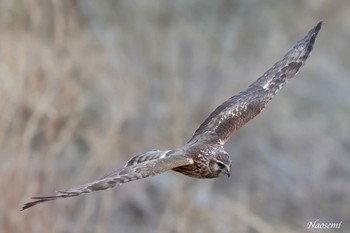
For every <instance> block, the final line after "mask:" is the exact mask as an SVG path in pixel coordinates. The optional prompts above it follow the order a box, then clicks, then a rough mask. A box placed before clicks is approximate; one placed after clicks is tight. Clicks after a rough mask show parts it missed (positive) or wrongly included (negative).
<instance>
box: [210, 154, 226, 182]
mask: <svg viewBox="0 0 350 233" xmlns="http://www.w3.org/2000/svg"><path fill="white" fill-rule="evenodd" d="M209 167H210V170H211V172H212V174H213V176H214V177H219V176H224V175H227V177H230V172H231V159H230V156H229V155H228V153H227V152H226V151H223V150H220V151H217V153H215V154H214V156H213V157H212V158H211V159H210V161H209Z"/></svg>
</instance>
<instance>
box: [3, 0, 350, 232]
mask: <svg viewBox="0 0 350 233" xmlns="http://www.w3.org/2000/svg"><path fill="white" fill-rule="evenodd" d="M349 16H350V3H349V1H347V0H338V1H336V2H334V1H325V0H322V1H320V0H309V1H283V2H282V1H277V0H276V1H274V0H245V1H243V0H241V1H239V0H236V1H234V0H232V1H228V0H216V1H209V0H207V1H203V0H194V1H185V0H178V1H170V0H168V1H166V0H163V1H161V0H149V1H136V0H135V1H127V0H118V1H114V0H102V1H93V0H87V1H83V0H48V1H44V0H0V111H1V112H0V157H1V161H2V162H1V163H0V190H1V196H2V197H1V198H0V231H1V232H5V233H12V232H26V233H31V232H78V233H79V232H101V233H104V232H132V233H133V232H143V233H148V232H159V233H162V232H174V233H184V232H205V233H206V232H220V233H226V232H227V233H230V232H238V233H271V232H290V233H292V232H310V230H309V229H307V223H308V222H310V221H315V220H317V219H319V222H325V223H338V222H340V221H342V225H341V228H340V229H333V230H332V229H330V230H327V231H326V232H349V231H350V152H349V151H350V140H349V139H350V124H349V123H350V121H349V117H350V92H349V89H350V77H349V76H350V69H349V67H350V59H349V58H350V46H349V41H350V30H349V27H350V19H349ZM321 19H323V20H324V25H323V28H322V30H321V32H320V34H319V37H318V39H317V41H316V45H315V48H314V51H313V52H312V54H311V57H310V59H309V60H308V61H307V63H306V66H305V67H304V68H303V69H302V71H301V72H299V74H298V77H297V78H296V79H293V80H292V81H291V82H290V83H288V85H287V86H286V87H285V88H284V89H283V90H282V91H281V92H279V93H278V95H277V96H276V97H275V98H274V99H273V100H272V102H271V103H270V104H269V106H268V107H267V109H266V110H265V111H264V112H263V113H262V114H260V115H259V116H258V117H256V118H255V119H254V120H253V121H251V122H249V123H248V124H247V125H246V126H245V127H243V128H242V129H241V130H240V131H239V132H238V133H236V134H235V135H234V136H233V137H232V139H231V140H230V141H229V142H228V143H227V144H226V146H225V148H226V150H227V151H228V152H229V153H230V154H231V157H232V160H233V171H232V176H231V178H230V179H227V178H221V179H214V180H195V179H191V178H188V177H185V176H183V175H181V174H177V173H174V172H168V173H166V174H163V175H161V176H157V177H153V178H149V179H145V180H141V181H136V182H132V183H129V184H126V185H123V186H121V187H118V188H116V189H113V190H106V191H104V192H99V193H95V194H92V195H87V196H83V197H80V198H71V199H65V200H59V201H56V202H52V203H47V204H44V205H39V206H37V207H34V208H32V209H29V210H27V211H24V212H20V209H21V206H22V204H23V203H25V202H27V201H29V197H31V196H35V195H48V194H52V193H53V192H54V191H56V190H62V189H66V188H69V187H72V186H75V185H78V184H81V183H85V182H88V181H91V180H93V179H94V178H97V177H100V176H101V175H103V174H105V173H107V172H108V171H110V170H112V169H113V168H115V167H120V166H123V165H124V163H125V162H126V161H127V159H128V158H130V157H131V156H133V155H134V154H137V153H140V152H143V151H147V150H150V149H169V148H170V149H171V148H174V147H178V146H181V145H183V144H184V143H185V142H186V141H187V140H188V139H189V138H190V137H191V136H192V134H193V132H194V131H195V130H196V129H197V127H198V126H199V124H200V123H201V122H202V121H203V120H204V119H205V118H206V117H207V116H208V115H209V114H210V112H211V111H212V110H214V108H215V107H216V106H218V105H219V104H221V103H222V102H223V101H225V100H226V99H227V98H229V97H230V96H232V95H234V94H236V93H238V92H239V91H240V90H242V89H244V88H246V87H247V86H248V85H249V84H250V83H251V82H253V81H255V80H256V79H257V77H259V76H260V75H261V74H262V73H263V72H264V71H265V70H267V69H268V68H269V67H270V66H271V65H272V64H273V63H274V62H275V61H277V60H278V59H280V58H281V57H282V56H283V55H284V53H285V52H286V51H287V50H288V49H289V48H290V47H291V46H292V45H293V44H294V43H295V42H296V41H297V40H298V39H300V38H302V37H303V36H304V35H305V34H306V33H307V31H308V30H309V29H310V28H311V27H313V26H314V25H315V24H316V23H317V22H318V21H319V20H321ZM319 231H322V232H325V231H324V230H319ZM313 232H317V230H313Z"/></svg>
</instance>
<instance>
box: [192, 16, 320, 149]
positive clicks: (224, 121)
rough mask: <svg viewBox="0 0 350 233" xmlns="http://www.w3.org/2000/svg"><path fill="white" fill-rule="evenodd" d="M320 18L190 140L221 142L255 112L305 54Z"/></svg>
mask: <svg viewBox="0 0 350 233" xmlns="http://www.w3.org/2000/svg"><path fill="white" fill-rule="evenodd" d="M321 25H322V22H319V23H318V24H317V25H316V26H315V27H314V28H312V29H311V30H310V31H309V32H308V33H307V35H306V36H305V37H304V38H303V39H301V40H299V41H298V42H297V43H296V44H295V45H294V47H293V48H292V49H290V50H289V51H288V52H287V53H286V54H285V55H284V57H283V58H282V59H281V60H280V61H278V62H276V63H275V64H274V65H273V66H272V67H271V68H270V69H269V70H268V71H266V72H265V73H264V74H263V75H262V76H261V77H260V78H259V79H258V80H256V81H255V82H254V83H252V84H251V85H250V86H249V87H248V88H247V89H246V90H245V91H242V92H240V93H239V94H238V95H235V96H232V97H231V98H230V99H228V100H227V101H226V102H224V103H223V104H222V105H220V106H219V107H217V108H216V109H215V111H214V112H213V113H211V114H210V116H209V117H208V118H207V119H206V120H205V121H204V122H203V123H202V124H201V125H200V127H199V128H198V129H197V130H196V132H195V133H194V135H193V137H192V138H191V139H190V141H189V142H195V141H206V142H211V143H220V144H222V145H223V144H224V143H225V142H226V141H227V140H228V138H229V137H230V136H231V135H232V134H233V133H234V132H235V131H236V130H238V129H239V128H240V127H242V126H243V125H244V124H245V123H247V122H248V121H249V120H251V119H252V118H254V117H255V116H256V115H258V114H259V113H260V112H261V111H262V110H263V108H264V107H265V106H266V104H267V103H268V102H269V101H270V100H271V99H272V97H274V96H275V94H276V93H277V91H278V90H279V89H281V88H282V87H283V86H284V84H286V83H287V81H288V80H289V79H291V78H292V77H294V75H295V74H296V73H297V72H298V71H299V69H300V67H301V66H302V65H303V64H304V62H305V61H306V59H307V58H308V56H309V54H310V52H311V50H312V48H313V45H314V43H315V39H316V37H317V34H318V32H319V30H320V29H321Z"/></svg>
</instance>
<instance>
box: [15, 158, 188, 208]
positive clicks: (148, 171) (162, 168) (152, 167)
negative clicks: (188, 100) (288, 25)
mask: <svg viewBox="0 0 350 233" xmlns="http://www.w3.org/2000/svg"><path fill="white" fill-rule="evenodd" d="M190 164H193V160H192V159H191V158H187V157H185V156H183V155H172V156H169V157H166V158H160V159H153V160H150V161H146V162H143V163H138V164H136V165H132V166H127V167H123V168H120V169H117V170H115V171H113V172H111V173H110V174H108V175H105V176H103V177H101V178H100V179H97V180H95V181H92V182H90V183H87V184H83V185H80V186H77V187H74V188H70V189H67V190H65V191H58V192H57V194H55V195H52V196H43V197H32V199H34V200H35V201H32V202H28V203H26V204H24V205H23V207H22V210H25V209H27V208H30V207H32V206H34V205H37V204H39V203H43V202H47V201H53V200H56V199H59V198H67V197H75V196H79V195H81V194H86V193H91V192H95V191H100V190H105V189H109V188H113V187H115V186H116V185H119V184H124V183H127V182H130V181H134V180H139V179H142V178H146V177H149V176H155V175H158V174H160V173H163V172H166V171H169V170H171V169H173V168H176V167H180V166H185V165H190Z"/></svg>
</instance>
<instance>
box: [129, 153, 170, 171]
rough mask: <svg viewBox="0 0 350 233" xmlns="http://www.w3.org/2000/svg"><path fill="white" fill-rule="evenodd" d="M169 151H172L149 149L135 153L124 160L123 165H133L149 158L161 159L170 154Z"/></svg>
mask: <svg viewBox="0 0 350 233" xmlns="http://www.w3.org/2000/svg"><path fill="white" fill-rule="evenodd" d="M171 152H173V151H170V150H168V151H161V150H151V151H147V152H145V153H141V154H137V155H135V156H133V157H132V158H131V159H129V160H128V161H127V162H126V164H125V167H129V166H133V165H136V164H139V163H143V162H146V161H149V160H154V159H162V158H165V157H167V156H169V155H170V154H172V153H171Z"/></svg>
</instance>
